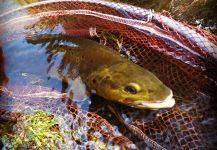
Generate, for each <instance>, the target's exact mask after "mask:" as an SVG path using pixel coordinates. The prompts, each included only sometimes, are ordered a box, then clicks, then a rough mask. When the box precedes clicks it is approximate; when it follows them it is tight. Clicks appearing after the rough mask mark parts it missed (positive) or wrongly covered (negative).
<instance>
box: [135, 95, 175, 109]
mask: <svg viewBox="0 0 217 150" xmlns="http://www.w3.org/2000/svg"><path fill="white" fill-rule="evenodd" d="M174 105H175V99H174V98H173V93H172V91H171V92H170V95H168V96H167V97H166V98H165V99H164V100H163V101H162V100H159V101H155V102H145V101H142V100H138V101H135V102H134V107H137V108H141V109H142V108H147V109H161V108H171V107H173V106H174Z"/></svg>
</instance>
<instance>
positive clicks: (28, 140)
mask: <svg viewBox="0 0 217 150" xmlns="http://www.w3.org/2000/svg"><path fill="white" fill-rule="evenodd" d="M13 130H14V131H13V133H10V132H6V133H5V134H4V135H3V136H2V138H1V140H2V142H3V144H4V145H5V146H6V147H7V148H9V149H17V148H21V147H23V146H25V147H31V148H32V149H36V148H37V149H44V148H48V149H57V148H59V147H60V146H61V145H62V144H64V143H65V142H64V138H63V137H62V136H61V133H60V130H59V126H58V119H57V116H54V115H52V114H48V113H47V112H45V111H42V110H36V111H35V112H33V113H32V114H28V115H26V114H23V115H21V116H20V117H19V118H18V119H17V122H16V124H15V125H13Z"/></svg>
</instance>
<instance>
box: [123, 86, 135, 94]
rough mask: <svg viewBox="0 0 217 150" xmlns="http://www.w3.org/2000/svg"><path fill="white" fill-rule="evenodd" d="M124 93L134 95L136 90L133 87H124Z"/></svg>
mask: <svg viewBox="0 0 217 150" xmlns="http://www.w3.org/2000/svg"><path fill="white" fill-rule="evenodd" d="M124 91H125V92H127V93H130V94H136V93H137V90H136V88H135V87H133V86H130V85H128V86H126V87H125V88H124Z"/></svg>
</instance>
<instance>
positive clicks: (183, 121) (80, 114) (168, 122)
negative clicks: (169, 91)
mask: <svg viewBox="0 0 217 150" xmlns="http://www.w3.org/2000/svg"><path fill="white" fill-rule="evenodd" d="M28 2H29V1H27V0H19V1H5V0H2V1H0V3H1V5H0V13H1V14H4V15H2V16H0V72H1V74H0V86H1V89H2V90H1V91H0V136H1V140H0V141H1V142H0V147H1V148H3V149H4V148H6V149H13V148H14V149H25V148H26V149H36V147H40V148H42V149H44V148H45V147H46V148H48V149H52V148H54V149H71V148H72V147H73V149H85V148H89V149H121V146H120V144H119V143H121V142H122V144H126V143H130V142H129V140H125V139H123V140H122V141H121V142H119V143H118V140H117V139H119V140H121V139H122V138H123V136H122V137H119V136H120V135H121V133H123V134H124V135H125V136H127V137H128V138H130V140H133V142H134V143H136V144H137V146H138V147H139V148H140V149H145V148H147V141H146V144H145V142H144V141H143V140H141V139H139V138H138V137H139V136H141V135H140V133H139V134H138V133H136V134H135V135H136V136H133V134H132V133H131V132H132V130H131V132H129V130H128V129H126V127H125V126H124V125H123V124H122V122H120V121H119V120H118V119H116V118H117V116H115V115H114V114H113V113H112V112H111V111H110V110H109V109H108V108H107V106H108V105H109V106H112V105H113V104H114V103H113V102H109V101H107V100H105V99H103V98H101V97H98V96H96V95H94V94H93V95H90V93H89V92H87V90H86V85H85V84H84V83H83V82H82V77H81V76H80V74H79V73H78V72H79V71H78V69H77V68H76V67H74V66H73V65H74V64H75V63H71V62H69V61H68V60H67V57H65V56H64V52H63V51H61V48H62V46H69V47H76V46H77V45H76V44H74V43H73V42H70V41H69V40H67V36H68V35H73V36H82V37H83V38H90V35H89V34H90V33H89V32H90V29H91V33H92V34H95V33H94V31H95V30H94V29H96V28H97V29H96V30H97V31H98V30H99V32H97V33H101V34H99V35H97V34H96V35H97V36H100V38H101V39H100V40H98V38H91V39H92V40H97V41H100V42H101V43H104V44H108V43H109V44H110V46H111V47H114V48H116V50H118V51H119V52H120V53H123V54H124V55H127V56H128V57H129V59H131V60H132V61H133V62H135V63H138V64H139V61H138V60H139V59H138V60H137V58H136V57H134V56H131V55H133V54H134V51H136V50H141V49H140V48H142V49H143V47H140V46H141V45H139V44H137V43H133V41H132V40H129V39H127V40H126V41H124V42H123V41H122V40H123V39H122V35H119V36H111V37H109V38H108V37H106V36H104V35H106V34H104V33H103V31H102V30H105V31H110V30H111V29H113V30H112V31H115V30H116V29H115V28H114V26H112V24H110V22H109V21H107V20H104V21H105V22H104V23H103V22H101V20H100V19H99V18H97V17H93V16H91V17H90V16H82V15H77V16H73V15H62V14H61V13H60V14H58V13H56V14H55V13H54V12H53V13H47V14H45V13H44V14H40V15H39V14H37V15H34V14H35V13H37V12H39V13H40V12H41V13H43V12H46V10H47V9H49V10H54V11H55V10H56V8H57V7H58V5H50V6H49V7H46V5H44V6H42V7H38V8H37V7H36V8H28V9H20V10H19V11H15V12H14V13H11V14H6V12H7V11H11V10H15V9H16V8H22V7H23V5H25V4H26V3H28ZM165 3H166V2H165ZM74 5H76V4H74ZM150 5H151V4H150ZM162 5H163V6H162V7H164V8H167V7H168V6H164V5H166V4H164V3H163V4H162ZM59 6H60V5H59ZM61 6H62V7H63V6H64V7H63V8H64V9H67V8H68V7H69V8H71V6H73V4H72V5H71V4H68V5H61ZM151 6H152V5H151ZM62 7H60V9H63V8H62ZM76 7H79V5H78V6H77V5H76ZM156 7H157V6H156ZM90 8H92V7H90ZM96 8H97V9H101V7H96ZM159 9H160V10H161V8H159ZM102 10H103V9H102ZM112 12H113V11H112ZM115 13H116V12H115V11H114V14H115ZM135 17H136V16H135ZM91 19H92V20H91ZM91 21H92V22H91ZM99 24H100V25H99ZM98 25H99V26H98ZM116 25H117V27H118V29H123V30H127V28H125V27H126V26H124V27H122V26H121V25H120V24H118V23H117V24H116ZM127 31H128V30H127ZM113 33H115V34H114V35H117V34H116V32H113ZM128 33H129V34H131V32H128ZM48 35H49V36H48ZM62 35H67V36H66V37H65V38H57V37H61V36H62ZM96 35H95V36H96ZM42 36H48V37H50V39H49V40H45V41H43V40H42V39H40V37H42ZM132 36H133V33H132ZM38 37H39V38H38ZM52 37H53V38H52ZM107 38H108V39H107ZM114 39H115V40H116V41H117V42H114ZM129 41H130V42H129ZM131 42H132V43H131ZM122 44H123V45H122ZM86 46H87V47H88V45H86ZM137 46H138V47H139V49H138V47H137ZM117 47H118V48H120V49H118V48H117ZM147 51H148V49H147ZM139 52H140V51H139ZM126 53H127V54H126ZM149 55H150V56H149ZM135 56H136V54H135ZM151 56H153V53H149V54H148V55H147V56H145V55H144V58H143V57H142V58H140V59H147V60H148V62H151V63H152V62H154V63H155V64H156V65H154V66H153V67H151V69H153V70H156V69H159V68H158V66H160V67H161V66H163V65H165V64H164V63H165V62H164V61H162V60H159V59H160V57H159V56H158V55H157V57H151ZM151 58H155V59H151ZM96 59H97V58H96ZM168 66H169V67H168ZM168 66H167V64H166V67H168V68H169V69H170V65H168ZM168 68H166V69H168ZM164 69H165V68H163V70H160V71H157V72H160V76H163V78H164V79H166V80H169V81H170V78H169V77H168V78H167V77H166V76H164V75H165V74H163V71H165V70H164ZM161 71H162V74H163V75H161ZM176 71H177V70H176V68H175V67H174V68H171V70H169V71H168V72H166V73H171V72H172V73H173V72H175V73H177V72H176ZM164 73H165V72H164ZM175 73H174V74H175ZM177 74H178V75H177ZM177 74H175V75H174V76H178V77H179V72H178V73H177ZM180 74H181V73H180ZM181 75H183V73H182V74H181ZM181 75H180V76H181ZM168 76H169V75H168ZM174 76H172V77H174ZM185 79H189V78H186V77H185V76H183V80H181V81H185ZM189 80H191V78H190V79H189ZM187 81H188V80H187ZM189 83H191V82H190V81H189ZM189 83H186V85H185V84H181V85H179V84H180V82H179V81H178V80H177V81H176V80H175V81H173V83H172V82H171V84H174V85H176V86H175V87H178V88H179V89H176V90H177V91H178V92H177V93H179V92H180V91H181V92H182V94H180V95H187V94H189V93H191V92H192V89H191V88H192V87H193V88H194V86H193V85H192V86H191V85H190V86H189ZM7 89H8V90H9V91H7ZM189 89H190V90H189ZM193 90H194V89H193ZM10 91H12V92H10ZM186 91H187V92H186ZM189 91H190V92H189ZM175 92H176V91H175ZM197 94H198V95H200V94H201V93H197ZM180 99H181V98H180ZM176 100H177V103H178V104H177V105H176V107H174V108H172V109H169V110H167V109H166V110H164V109H163V110H159V111H157V110H156V111H154V110H153V111H147V110H138V109H134V108H130V107H125V106H123V105H119V104H115V105H116V107H117V109H114V111H115V113H116V114H118V113H119V114H120V116H119V117H122V118H124V122H127V123H132V124H133V125H135V126H136V127H140V129H141V130H142V131H143V133H145V134H147V135H148V136H150V137H151V138H152V139H155V140H156V141H157V142H158V143H160V144H162V145H163V146H165V147H167V148H168V149H174V148H177V149H179V148H180V147H181V146H180V145H178V144H177V143H179V144H180V143H181V144H183V145H182V146H183V148H186V149H187V148H189V147H194V144H195V145H197V146H198V147H199V148H200V145H201V143H205V144H207V143H208V144H209V142H210V141H209V140H207V139H212V140H213V141H214V142H215V141H216V140H215V138H216V130H214V129H215V127H216V126H215V124H216V116H215V115H216V114H215V112H216V111H213V110H215V108H216V106H215V105H212V104H213V103H214V102H215V100H213V99H211V98H210V96H207V95H206V94H204V93H202V94H201V95H200V96H198V97H197V98H195V99H194V100H192V99H190V100H189V99H188V97H187V96H186V97H184V98H182V99H181V100H179V99H178V98H177V99H176ZM191 100H192V101H191ZM201 106H202V107H201ZM207 106H208V107H207ZM119 109H120V110H119ZM88 112H97V114H99V115H100V116H102V117H103V118H104V119H107V120H108V121H109V123H108V122H106V121H105V120H103V118H100V117H99V116H98V115H96V114H93V113H88ZM147 116H148V117H147ZM153 118H154V119H153ZM38 123H39V124H38ZM201 124H202V127H203V128H201V126H200V125H201ZM111 126H112V129H111ZM149 127H150V128H149ZM31 129H33V131H32V130H31ZM38 129H43V130H40V132H39V130H38ZM25 130H27V131H28V134H26V133H27V132H24V131H25ZM120 132H121V133H120ZM203 133H205V138H201V137H200V136H201V135H202V134H203ZM206 133H208V134H206ZM19 135H25V136H22V137H20V136H19ZM47 135H50V136H47ZM207 137H209V138H207ZM210 137H211V138H210ZM213 137H214V138H213ZM42 139H44V140H42ZM47 143H49V144H47ZM192 143H193V146H192ZM210 143H212V141H211V142H210ZM149 144H150V143H149ZM212 144H213V143H212ZM48 145H50V146H48ZM128 145H130V144H128ZM131 146H132V145H131ZM134 146H135V145H133V146H132V147H134ZM123 149H124V148H123Z"/></svg>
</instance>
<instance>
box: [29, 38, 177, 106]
mask: <svg viewBox="0 0 217 150" xmlns="http://www.w3.org/2000/svg"><path fill="white" fill-rule="evenodd" d="M28 42H30V43H32V44H40V43H50V44H49V45H48V46H47V50H48V52H49V53H51V54H53V55H56V54H61V55H63V58H62V60H61V67H62V68H59V69H58V70H62V72H67V74H70V75H68V76H70V77H71V78H74V77H73V76H75V74H77V75H79V76H80V77H81V79H82V81H83V82H84V83H85V84H86V87H87V90H88V91H90V92H92V93H95V94H97V95H99V96H101V97H103V98H105V99H108V100H113V101H116V102H119V103H122V104H125V105H128V106H131V107H137V108H148V109H159V108H170V107H172V106H173V105H174V104H175V100H174V99H173V93H172V91H171V89H169V88H168V87H167V86H166V85H164V84H163V83H162V82H161V81H160V80H159V79H158V78H157V77H156V76H155V75H154V74H152V73H151V72H149V71H148V70H146V69H144V68H142V67H140V66H138V65H136V64H134V63H133V62H131V61H129V60H128V59H126V58H124V57H121V56H120V55H119V53H118V52H116V51H114V50H113V49H110V48H108V47H105V46H104V45H101V44H99V43H97V42H95V41H92V40H89V39H82V38H77V37H76V38H75V37H69V36H63V35H42V36H39V37H36V38H32V39H29V40H28ZM44 45H45V44H44ZM67 66H70V67H67ZM66 68H68V70H66V71H63V70H65V69H66Z"/></svg>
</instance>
